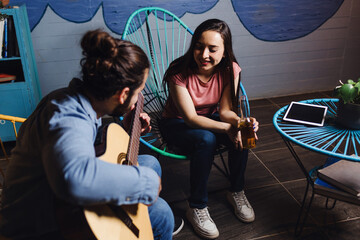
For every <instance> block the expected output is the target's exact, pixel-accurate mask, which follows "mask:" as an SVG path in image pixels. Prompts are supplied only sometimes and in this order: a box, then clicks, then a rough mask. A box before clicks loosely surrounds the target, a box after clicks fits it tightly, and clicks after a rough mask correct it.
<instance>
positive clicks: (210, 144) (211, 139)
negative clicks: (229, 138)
mask: <svg viewBox="0 0 360 240" xmlns="http://www.w3.org/2000/svg"><path fill="white" fill-rule="evenodd" d="M196 140H197V141H196V145H197V146H198V147H200V148H209V149H215V147H216V144H217V140H216V136H215V134H214V133H213V132H211V131H208V130H202V131H199V133H198V134H197V136H196Z"/></svg>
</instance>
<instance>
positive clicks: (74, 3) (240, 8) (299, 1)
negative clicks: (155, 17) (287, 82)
mask: <svg viewBox="0 0 360 240" xmlns="http://www.w3.org/2000/svg"><path fill="white" fill-rule="evenodd" d="M218 1H219V0H177V1H176V2H175V3H174V1H170V0H130V1H128V0H124V1H123V0H48V1H45V0H12V1H11V2H10V4H11V5H21V4H24V3H25V4H26V7H27V11H28V16H29V24H30V28H31V29H34V28H35V27H36V25H37V24H38V23H39V22H40V20H41V18H42V17H43V15H44V13H45V11H46V9H47V8H48V7H50V8H51V9H52V10H53V11H54V12H55V13H56V14H57V15H58V16H60V17H61V18H63V19H66V20H67V21H71V22H74V23H83V22H87V21H90V20H91V19H92V18H93V17H94V16H95V14H96V13H97V11H98V10H99V9H100V7H102V11H103V16H104V21H105V24H106V25H107V26H108V27H109V29H110V30H111V31H113V32H115V33H117V34H122V32H123V30H124V27H125V24H126V20H127V19H128V18H129V16H130V14H131V13H132V12H134V11H135V10H137V9H139V8H141V7H153V6H156V7H161V8H164V9H166V10H169V11H170V12H173V13H174V14H175V15H177V16H178V17H182V16H183V15H184V14H185V13H186V12H189V13H193V14H200V13H204V12H206V11H209V10H210V9H211V8H213V7H214V6H215V5H216V4H217V3H218ZM231 3H232V6H233V10H234V11H235V12H236V14H237V16H238V18H239V20H240V21H241V22H242V24H243V25H244V27H245V28H246V29H247V30H248V31H249V32H250V33H251V34H252V35H253V36H254V37H256V38H257V39H260V40H263V41H287V40H292V39H296V38H300V37H303V36H306V35H308V34H309V33H311V32H313V31H315V30H316V29H317V28H319V27H320V26H321V25H322V24H323V23H324V22H326V20H328V19H329V18H331V17H332V16H333V15H334V14H335V13H336V12H337V10H338V9H339V8H340V6H341V4H342V3H343V0H316V1H314V0H296V1H292V0H231ZM219 18H221V17H219Z"/></svg>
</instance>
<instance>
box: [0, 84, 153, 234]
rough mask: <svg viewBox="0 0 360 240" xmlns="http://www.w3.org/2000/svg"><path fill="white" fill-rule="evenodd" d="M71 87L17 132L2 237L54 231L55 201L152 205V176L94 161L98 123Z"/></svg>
mask: <svg viewBox="0 0 360 240" xmlns="http://www.w3.org/2000/svg"><path fill="white" fill-rule="evenodd" d="M76 81H79V80H76V79H74V80H73V81H72V82H71V83H70V85H69V87H68V88H64V89H60V90H57V91H54V92H52V93H51V94H49V95H48V96H46V97H45V98H43V99H42V101H41V102H40V103H39V105H38V106H37V108H36V110H35V111H34V112H33V113H32V114H31V116H30V117H29V118H28V119H27V121H25V123H23V124H22V126H21V128H20V130H19V135H18V139H17V143H16V147H15V148H14V149H13V151H12V155H11V161H10V163H9V165H8V167H7V171H6V186H5V188H4V190H3V198H2V204H3V209H2V211H1V215H0V216H1V218H2V219H0V230H1V232H2V233H5V234H6V235H10V236H31V235H35V236H36V235H39V234H42V233H46V232H51V231H54V230H56V228H57V226H56V221H55V217H54V198H55V197H56V198H59V199H62V200H66V201H68V202H70V203H74V204H77V205H86V204H101V203H111V204H115V205H122V204H133V203H144V204H151V203H153V202H154V201H155V200H156V197H157V194H158V187H159V177H158V175H157V174H156V173H155V171H153V170H152V169H150V168H147V167H141V166H139V167H137V166H124V165H116V164H111V163H107V162H105V161H102V160H100V159H98V158H96V157H95V150H94V141H95V137H96V134H97V130H98V127H99V126H100V125H101V119H97V115H96V112H95V111H94V110H93V108H92V106H91V103H90V102H89V99H88V98H87V97H85V96H84V95H83V94H81V93H79V92H78V91H77V90H76V89H78V87H76V86H78V85H79V83H76ZM119 141H121V139H119Z"/></svg>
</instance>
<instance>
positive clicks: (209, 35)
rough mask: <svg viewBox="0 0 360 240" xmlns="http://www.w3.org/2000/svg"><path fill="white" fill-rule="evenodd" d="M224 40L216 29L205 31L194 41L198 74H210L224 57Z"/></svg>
mask: <svg viewBox="0 0 360 240" xmlns="http://www.w3.org/2000/svg"><path fill="white" fill-rule="evenodd" d="M224 51H225V47H224V40H223V38H222V36H221V34H220V33H218V32H216V31H211V30H208V31H205V32H203V33H202V34H201V36H200V38H199V40H198V41H197V42H196V43H195V48H194V59H195V62H196V64H197V66H198V70H199V73H200V74H212V73H213V71H214V69H215V67H216V66H217V65H218V64H219V63H220V62H221V60H222V58H223V57H224Z"/></svg>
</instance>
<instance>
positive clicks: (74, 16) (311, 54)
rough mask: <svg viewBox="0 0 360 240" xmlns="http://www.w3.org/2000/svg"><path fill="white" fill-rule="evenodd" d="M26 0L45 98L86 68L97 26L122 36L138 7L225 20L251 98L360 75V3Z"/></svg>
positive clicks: (190, 18) (191, 19) (193, 20)
mask: <svg viewBox="0 0 360 240" xmlns="http://www.w3.org/2000/svg"><path fill="white" fill-rule="evenodd" d="M21 3H26V5H27V9H28V15H29V21H30V25H31V28H32V39H33V45H34V50H35V54H36V61H37V66H38V72H39V78H40V85H41V89H42V93H43V95H45V94H47V93H48V92H50V91H52V90H54V89H56V88H59V87H63V86H66V85H67V83H68V82H69V81H70V80H71V78H72V77H74V76H77V75H78V74H79V72H80V69H79V61H80V59H81V49H80V46H79V41H80V39H81V37H82V35H83V34H84V33H85V32H86V31H87V30H90V29H95V28H103V29H105V30H107V31H109V32H111V33H112V34H113V35H114V36H116V37H119V38H120V37H121V33H122V31H123V28H124V25H125V22H126V19H127V18H128V16H129V15H130V14H131V12H132V11H133V10H136V9H138V8H140V7H143V6H158V7H163V8H165V9H168V10H170V11H173V12H175V13H176V14H177V15H178V16H179V17H181V19H182V20H183V21H184V22H185V23H187V24H188V25H189V27H190V28H191V29H195V28H196V26H198V25H199V24H200V23H201V22H202V21H204V20H206V19H208V18H220V19H223V20H225V21H226V22H227V23H228V24H229V26H230V28H231V30H232V33H233V42H234V52H235V55H236V57H237V60H238V62H239V63H240V65H241V67H242V70H243V74H242V77H243V83H244V85H245V87H246V89H247V92H248V95H249V96H250V98H262V97H273V96H281V95H288V94H294V93H303V92H311V91H318V90H330V89H332V88H333V87H334V86H335V85H336V84H337V81H338V80H339V79H347V78H357V77H358V76H360V69H359V67H358V66H359V64H360V61H359V56H360V47H359V44H358V43H359V41H360V1H358V0H315V1H313V0H296V1H295V0H177V1H171V0H132V1H123V0H109V1H100V0H71V1H70V0H48V1H45V0H27V1H26V0H22V1H21V0H11V1H10V4H11V5H18V4H21Z"/></svg>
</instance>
